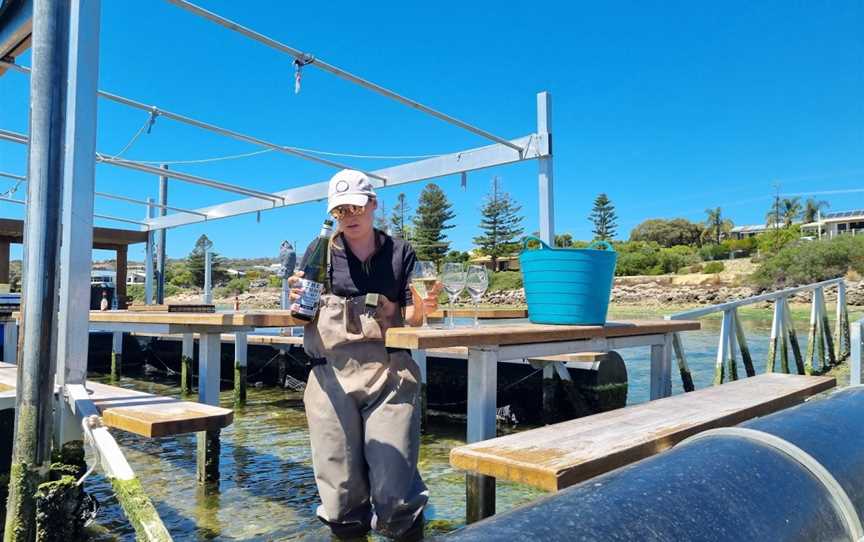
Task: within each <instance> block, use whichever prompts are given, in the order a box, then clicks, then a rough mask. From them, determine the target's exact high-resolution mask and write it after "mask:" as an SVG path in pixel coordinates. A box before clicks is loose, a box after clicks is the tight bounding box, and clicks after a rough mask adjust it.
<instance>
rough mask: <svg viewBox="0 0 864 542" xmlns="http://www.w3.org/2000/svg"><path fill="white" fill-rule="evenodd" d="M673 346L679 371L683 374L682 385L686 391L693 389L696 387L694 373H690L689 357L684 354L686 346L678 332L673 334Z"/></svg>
mask: <svg viewBox="0 0 864 542" xmlns="http://www.w3.org/2000/svg"><path fill="white" fill-rule="evenodd" d="M672 348H673V350H674V352H675V359H676V360H677V361H678V372H679V373H680V374H681V386H682V387H683V388H684V391H693V390H695V389H696V387H695V386H694V385H693V375H692V374H691V373H690V366H689V365H688V364H687V357H686V356H685V354H684V347H683V345H682V344H681V335H680V334H678V333H673V334H672Z"/></svg>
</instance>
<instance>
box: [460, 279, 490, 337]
mask: <svg viewBox="0 0 864 542" xmlns="http://www.w3.org/2000/svg"><path fill="white" fill-rule="evenodd" d="M488 287H489V271H487V269H486V267H485V266H482V265H472V266H469V267H468V272H467V273H466V274H465V288H466V289H467V290H468V295H470V296H471V300H472V301H474V327H478V326H479V325H480V320H479V318H478V312H479V311H480V298H481V297H483V294H485V293H486V288H488Z"/></svg>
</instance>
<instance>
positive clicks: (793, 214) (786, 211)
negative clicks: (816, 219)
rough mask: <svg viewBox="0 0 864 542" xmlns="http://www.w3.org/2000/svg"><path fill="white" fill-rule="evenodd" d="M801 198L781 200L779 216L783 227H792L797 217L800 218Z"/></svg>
mask: <svg viewBox="0 0 864 542" xmlns="http://www.w3.org/2000/svg"><path fill="white" fill-rule="evenodd" d="M802 209H803V207H801V198H799V197H794V198H783V202H782V206H781V208H780V215H781V217H782V219H783V227H784V228H788V227H790V226H792V223H793V222H795V219H797V218H798V217H799V216H801V210H802Z"/></svg>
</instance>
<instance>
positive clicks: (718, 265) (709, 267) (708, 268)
mask: <svg viewBox="0 0 864 542" xmlns="http://www.w3.org/2000/svg"><path fill="white" fill-rule="evenodd" d="M724 269H726V266H725V265H724V264H723V262H708V263H706V264H705V267H704V268H703V269H702V272H703V273H708V274H711V275H713V274H714V273H719V272H721V271H723V270H724Z"/></svg>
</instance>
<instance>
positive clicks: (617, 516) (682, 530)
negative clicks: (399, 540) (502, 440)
mask: <svg viewBox="0 0 864 542" xmlns="http://www.w3.org/2000/svg"><path fill="white" fill-rule="evenodd" d="M862 513H864V387H853V388H847V389H845V390H842V391H839V392H836V393H834V394H832V395H831V396H829V397H827V398H821V399H814V400H812V401H809V402H807V403H804V404H802V405H799V406H796V407H793V408H790V409H788V410H784V411H782V412H778V413H775V414H772V415H770V416H766V417H764V418H759V419H756V420H751V421H749V422H747V423H744V424H742V425H740V426H738V427H735V428H726V429H716V430H712V431H707V432H705V433H702V434H699V435H697V436H696V437H693V438H691V439H689V440H686V441H684V442H682V443H680V444H678V445H677V446H675V448H673V449H672V450H670V451H668V452H664V453H662V454H659V455H656V456H654V457H652V458H649V459H645V460H643V461H640V462H638V463H635V464H633V465H630V466H627V467H623V468H621V469H618V470H615V471H612V472H610V473H608V474H605V475H602V476H599V477H596V478H593V479H591V480H587V481H585V482H583V483H581V484H578V485H576V486H573V487H571V488H568V489H565V490H564V491H561V492H559V493H556V494H553V495H550V496H549V497H545V498H543V499H540V500H538V501H536V502H533V503H531V504H528V505H526V506H523V507H521V508H518V509H516V510H513V511H510V512H508V513H505V514H501V515H497V516H493V517H491V518H488V519H486V520H484V521H481V522H478V523H475V524H473V525H470V526H468V527H466V528H464V529H461V530H459V531H456V532H454V533H452V534H450V535H449V536H447V537H446V540H448V541H475V540H477V541H480V540H482V541H484V542H485V541H490V540H491V541H496V540H502V541H503V540H507V541H511V540H543V541H546V540H568V541H570V540H582V541H585V540H591V541H594V540H602V541H624V540H626V541H632V540H639V541H661V540H662V541H675V540H688V541H689V540H705V541H709V540H710V541H730V542H731V541H735V542H740V541H748V540H754V541H756V540H759V541H764V540H784V541H802V542H804V541H807V542H814V541H829V540H830V541H834V540H857V539H858V538H859V537H861V536H862V534H864V533H862V532H861V523H860V519H859V518H860V517H861V515H862Z"/></svg>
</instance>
